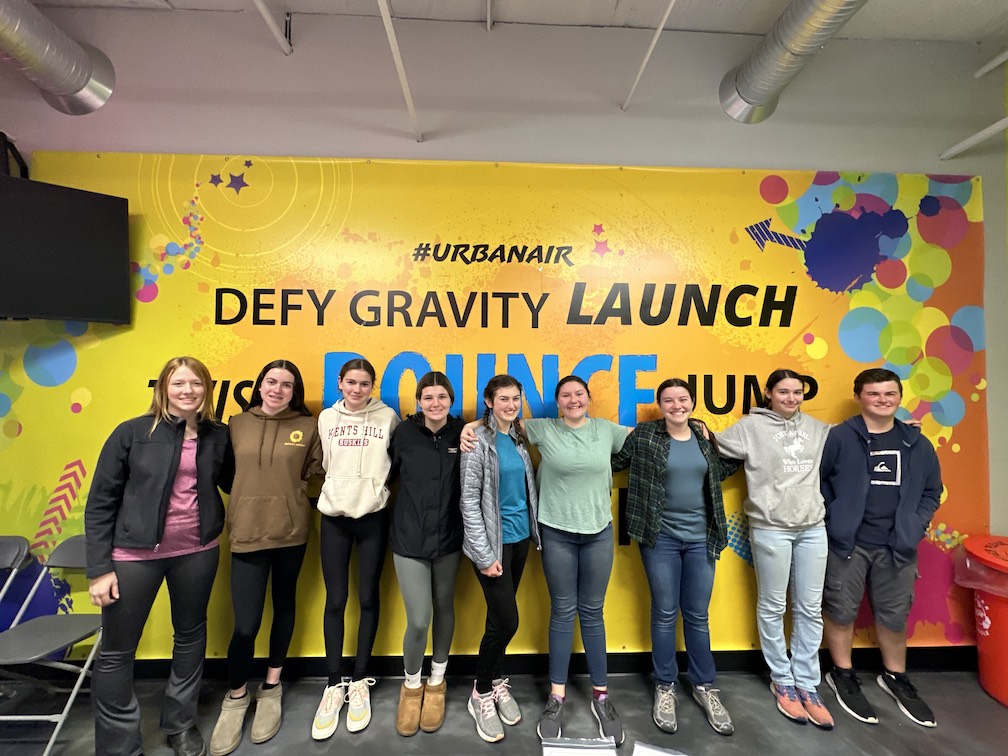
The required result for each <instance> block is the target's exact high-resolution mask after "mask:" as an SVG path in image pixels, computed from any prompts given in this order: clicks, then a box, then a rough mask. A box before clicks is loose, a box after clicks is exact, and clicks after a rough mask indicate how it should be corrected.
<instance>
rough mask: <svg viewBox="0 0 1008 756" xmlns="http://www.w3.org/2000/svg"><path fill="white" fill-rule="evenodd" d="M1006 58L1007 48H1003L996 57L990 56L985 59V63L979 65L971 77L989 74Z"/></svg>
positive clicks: (1007, 56) (1007, 55)
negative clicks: (988, 58) (987, 59)
mask: <svg viewBox="0 0 1008 756" xmlns="http://www.w3.org/2000/svg"><path fill="white" fill-rule="evenodd" d="M1006 60H1008V50H1005V51H1004V52H1003V53H1001V54H1000V55H998V56H997V57H995V58H991V59H990V60H989V61H987V62H986V63H984V64H983V65H982V66H980V68H978V69H977V72H976V73H975V74H973V78H974V79H979V78H980V77H981V76H985V75H986V74H989V73H990V72H991V71H993V70H994V69H995V68H997V67H998V66H1000V65H1001V64H1002V63H1004V62H1005V61H1006Z"/></svg>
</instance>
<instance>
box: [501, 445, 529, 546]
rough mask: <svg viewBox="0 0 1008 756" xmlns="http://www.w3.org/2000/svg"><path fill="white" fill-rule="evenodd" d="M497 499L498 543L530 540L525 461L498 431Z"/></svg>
mask: <svg viewBox="0 0 1008 756" xmlns="http://www.w3.org/2000/svg"><path fill="white" fill-rule="evenodd" d="M495 446H496V447H497V475H498V477H497V495H498V497H499V500H498V504H499V505H500V514H501V542H502V543H518V542H519V541H524V540H525V539H526V538H528V537H529V512H528V501H527V499H526V494H525V461H524V460H523V459H522V458H521V455H520V454H519V453H518V450H517V449H516V448H515V442H514V439H513V438H511V436H509V435H508V434H507V433H501V432H500V431H497V440H496V443H495Z"/></svg>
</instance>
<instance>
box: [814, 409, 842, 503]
mask: <svg viewBox="0 0 1008 756" xmlns="http://www.w3.org/2000/svg"><path fill="white" fill-rule="evenodd" d="M838 427H839V426H836V425H834V426H833V427H832V428H830V430H829V433H828V434H827V435H826V443H825V444H824V445H823V454H822V460H821V461H820V462H819V490H820V491H821V492H822V496H823V501H824V502H825V504H826V512H827V518H828V517H829V506H830V504H831V503H832V502H834V501H836V492H835V491H834V490H833V466H834V465H835V464H836V457H837V448H838V443H839V442H838V441H837V435H836V429H837V428H838Z"/></svg>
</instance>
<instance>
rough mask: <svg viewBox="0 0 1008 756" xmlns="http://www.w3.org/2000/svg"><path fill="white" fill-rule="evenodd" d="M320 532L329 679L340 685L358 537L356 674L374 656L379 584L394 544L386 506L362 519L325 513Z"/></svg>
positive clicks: (361, 674) (356, 676) (363, 670)
mask: <svg viewBox="0 0 1008 756" xmlns="http://www.w3.org/2000/svg"><path fill="white" fill-rule="evenodd" d="M320 535H321V539H320V540H321V549H322V577H323V578H324V580H325V586H326V603H325V613H324V615H323V622H322V634H323V635H324V636H325V649H326V667H327V668H328V672H329V685H335V684H337V683H338V682H339V680H340V667H341V666H342V662H343V614H344V612H345V611H346V603H347V597H348V594H349V590H350V551H351V548H352V547H353V544H354V542H355V541H356V543H357V601H358V603H359V604H360V624H359V625H358V626H357V654H356V656H355V657H354V666H353V679H355V680H359V679H360V678H362V677H364V676H365V675H366V673H367V667H368V664H369V662H370V661H371V650H372V649H373V648H374V642H375V636H376V635H377V634H378V613H379V610H380V608H381V598H380V594H379V590H378V586H379V583H380V582H381V573H382V567H384V565H385V548H386V547H387V546H388V510H385V509H383V510H381V511H380V512H373V513H371V514H367V515H364V516H363V517H359V518H356V519H355V518H353V517H329V516H328V515H322V525H321V534H320Z"/></svg>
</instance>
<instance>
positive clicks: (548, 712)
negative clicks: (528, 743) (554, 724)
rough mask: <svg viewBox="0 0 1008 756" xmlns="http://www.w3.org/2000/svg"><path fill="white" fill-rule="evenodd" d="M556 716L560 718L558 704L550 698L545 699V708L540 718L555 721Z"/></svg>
mask: <svg viewBox="0 0 1008 756" xmlns="http://www.w3.org/2000/svg"><path fill="white" fill-rule="evenodd" d="M558 716H560V702H559V701H558V700H557V699H555V698H553V696H550V697H549V698H547V699H546V708H545V709H543V713H542V718H543V719H556V718H557V717H558Z"/></svg>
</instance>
